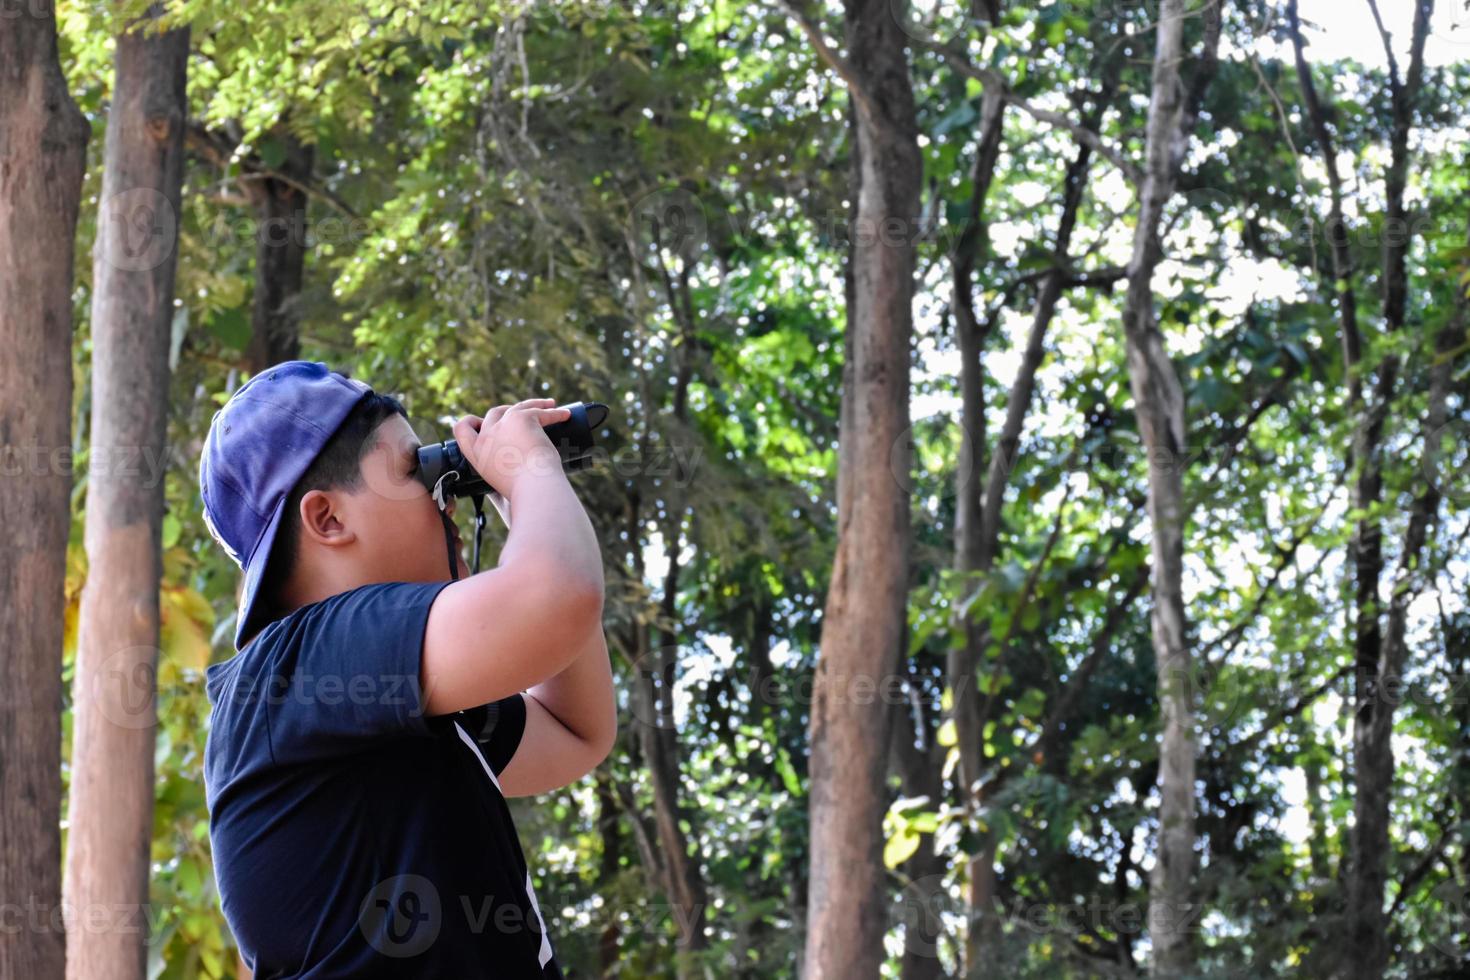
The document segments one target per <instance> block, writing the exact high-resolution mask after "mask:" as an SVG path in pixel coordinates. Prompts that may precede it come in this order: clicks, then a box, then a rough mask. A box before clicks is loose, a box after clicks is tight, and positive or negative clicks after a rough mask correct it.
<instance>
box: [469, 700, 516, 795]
mask: <svg viewBox="0 0 1470 980" xmlns="http://www.w3.org/2000/svg"><path fill="white" fill-rule="evenodd" d="M460 714H461V715H462V719H461V723H462V724H463V725H464V727H465V731H467V732H468V733H469V734H470V737H472V738H473V739H474V740H475V741H476V742H477V743H478V744H479V746H480V752H481V753H482V754H483V755H484V756H485V761H486V762H487V763H489V765H490V769H491V771H493V772H494V773H495V775H497V776H499V775H500V771H501V770H502V769H504V768H505V767H506V766H508V765H510V760H511V759H513V758H514V757H515V754H516V749H518V748H519V747H520V744H521V736H522V735H523V734H524V733H525V731H526V698H525V695H523V694H512V695H511V696H510V697H508V698H501V699H500V700H499V701H491V702H490V703H489V704H482V705H480V706H479V707H476V708H467V709H465V710H464V711H462V712H460Z"/></svg>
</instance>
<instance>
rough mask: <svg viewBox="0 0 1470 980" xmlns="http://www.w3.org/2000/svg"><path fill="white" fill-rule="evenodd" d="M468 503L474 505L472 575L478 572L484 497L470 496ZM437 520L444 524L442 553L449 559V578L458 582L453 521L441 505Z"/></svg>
mask: <svg viewBox="0 0 1470 980" xmlns="http://www.w3.org/2000/svg"><path fill="white" fill-rule="evenodd" d="M470 501H471V502H472V503H474V505H475V553H474V562H473V564H472V565H471V566H470V573H471V574H474V573H476V572H478V571H479V570H480V535H481V534H483V533H484V531H485V495H484V494H480V493H476V494H471V495H470ZM439 520H441V521H443V522H444V551H445V553H446V554H447V556H448V558H449V577H450V579H452V580H454V581H458V580H459V562H457V561H455V558H456V555H455V554H454V521H452V520H450V518H449V514H448V513H446V512H445V510H444V506H443V505H442V504H441V505H440V506H439Z"/></svg>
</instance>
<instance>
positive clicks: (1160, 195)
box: [1123, 0, 1220, 978]
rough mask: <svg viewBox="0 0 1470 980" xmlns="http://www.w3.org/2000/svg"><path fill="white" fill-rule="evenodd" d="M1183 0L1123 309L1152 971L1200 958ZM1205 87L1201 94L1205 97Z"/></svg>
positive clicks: (1168, 49)
mask: <svg viewBox="0 0 1470 980" xmlns="http://www.w3.org/2000/svg"><path fill="white" fill-rule="evenodd" d="M1208 11H1210V12H1212V16H1211V15H1209V14H1207V25H1206V41H1205V50H1204V59H1205V64H1206V66H1207V70H1206V72H1204V73H1202V75H1201V77H1200V78H1197V79H1196V83H1197V85H1200V84H1201V83H1202V84H1208V80H1209V75H1210V73H1212V71H1213V63H1214V52H1215V46H1216V45H1217V44H1218V41H1219V17H1220V11H1219V8H1218V6H1215V5H1212V6H1211V7H1209V8H1208ZM1185 17H1186V13H1185V10H1184V0H1163V4H1162V6H1161V8H1160V11H1159V19H1158V26H1157V40H1156V46H1155V50H1154V65H1153V94H1152V97H1151V98H1150V100H1149V109H1148V126H1147V143H1146V148H1145V163H1144V170H1143V175H1142V186H1141V187H1140V188H1139V194H1138V196H1139V202H1138V225H1137V227H1136V228H1135V230H1134V236H1133V255H1132V258H1131V260H1130V261H1129V264H1128V294H1127V298H1126V299H1125V301H1124V308H1123V329H1124V332H1125V336H1126V344H1127V358H1128V379H1129V384H1130V387H1131V389H1132V392H1133V401H1134V410H1135V412H1136V413H1137V418H1138V429H1139V432H1140V433H1141V434H1142V436H1143V443H1144V447H1145V449H1146V451H1147V453H1148V460H1149V467H1148V512H1149V521H1150V524H1151V530H1152V534H1151V538H1152V542H1151V544H1152V552H1153V555H1152V558H1153V610H1152V616H1151V620H1152V633H1153V646H1154V658H1155V662H1156V670H1157V675H1158V679H1157V685H1158V698H1159V714H1160V721H1161V726H1162V737H1161V739H1160V744H1159V799H1160V803H1159V833H1158V846H1157V850H1156V853H1155V859H1154V867H1153V872H1152V876H1151V882H1150V888H1149V910H1148V921H1149V934H1150V938H1151V939H1152V941H1153V950H1154V952H1153V961H1152V972H1153V975H1154V976H1157V977H1170V978H1175V977H1181V976H1185V975H1187V974H1188V973H1189V972H1190V971H1191V969H1192V966H1193V961H1194V956H1193V948H1192V947H1193V944H1192V942H1191V940H1190V937H1191V935H1192V933H1193V931H1194V919H1195V915H1196V912H1197V909H1196V907H1195V905H1194V903H1193V894H1192V892H1193V883H1192V879H1193V875H1194V863H1195V862H1194V841H1195V807H1194V770H1195V741H1194V708H1193V704H1192V698H1193V691H1192V684H1191V683H1190V681H1191V677H1190V674H1191V656H1190V650H1189V647H1188V646H1187V642H1188V641H1187V626H1186V623H1185V617H1184V595H1183V588H1182V582H1183V575H1184V522H1185V504H1184V494H1183V467H1184V465H1185V460H1186V458H1187V456H1186V452H1187V446H1186V443H1185V417H1184V393H1183V390H1182V388H1181V387H1180V384H1179V377H1178V375H1177V374H1176V373H1175V370H1174V364H1173V362H1172V361H1171V360H1170V358H1169V353H1168V351H1167V350H1166V349H1165V347H1164V337H1163V334H1162V333H1161V332H1160V331H1159V329H1158V325H1157V324H1156V323H1155V321H1154V310H1153V285H1152V282H1153V274H1154V269H1155V268H1156V267H1157V266H1158V264H1159V261H1160V259H1161V258H1162V254H1163V244H1162V242H1161V240H1160V234H1159V226H1160V223H1161V221H1162V217H1163V211H1164V206H1165V204H1167V203H1168V201H1169V199H1170V197H1172V196H1173V193H1174V182H1175V178H1176V176H1177V173H1178V169H1179V164H1180V161H1181V160H1182V158H1183V155H1184V151H1185V148H1186V145H1187V142H1188V136H1189V129H1190V128H1192V117H1193V115H1194V112H1195V110H1196V106H1189V105H1186V100H1185V90H1184V84H1183V81H1182V79H1181V77H1180V71H1179V66H1180V62H1181V61H1182V60H1183V58H1184V54H1185V52H1184V23H1185ZM1201 92H1202V88H1197V89H1196V91H1195V92H1194V93H1193V95H1194V97H1195V98H1196V99H1197V98H1198V95H1199V94H1200V93H1201Z"/></svg>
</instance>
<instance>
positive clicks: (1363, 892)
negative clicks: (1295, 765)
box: [1339, 0, 1438, 980]
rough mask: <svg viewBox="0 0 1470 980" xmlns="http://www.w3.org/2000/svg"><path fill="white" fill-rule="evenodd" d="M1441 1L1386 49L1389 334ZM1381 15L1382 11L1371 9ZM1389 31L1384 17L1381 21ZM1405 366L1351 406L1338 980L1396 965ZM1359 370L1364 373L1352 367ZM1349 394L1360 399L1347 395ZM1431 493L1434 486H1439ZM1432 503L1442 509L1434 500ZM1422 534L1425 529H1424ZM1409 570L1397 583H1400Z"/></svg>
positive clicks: (1399, 322)
mask: <svg viewBox="0 0 1470 980" xmlns="http://www.w3.org/2000/svg"><path fill="white" fill-rule="evenodd" d="M1433 10H1434V3H1433V0H1419V2H1417V3H1416V4H1415V8H1414V24H1413V37H1412V40H1411V43H1410V62H1409V68H1408V72H1407V75H1406V77H1405V78H1404V79H1402V80H1401V79H1400V78H1399V76H1398V66H1397V64H1396V62H1395V59H1394V57H1393V51H1392V48H1391V46H1389V44H1388V38H1387V35H1386V33H1385V36H1384V46H1385V49H1386V52H1387V54H1388V57H1389V72H1388V84H1389V96H1390V104H1391V106H1392V116H1393V118H1392V128H1391V130H1390V135H1389V163H1388V168H1387V172H1386V173H1385V174H1384V203H1385V210H1384V228H1385V234H1384V235H1383V253H1382V260H1383V270H1382V276H1381V281H1382V304H1383V305H1382V316H1383V328H1384V331H1385V332H1386V333H1396V332H1398V331H1400V330H1402V328H1403V325H1404V320H1405V316H1406V313H1407V303H1408V273H1407V259H1408V250H1409V246H1410V244H1411V242H1412V236H1411V235H1410V233H1409V228H1408V223H1407V221H1406V220H1405V208H1404V191H1405V187H1406V185H1407V181H1408V167H1409V128H1410V124H1411V122H1412V119H1413V107H1414V101H1415V100H1416V98H1417V96H1418V93H1419V90H1420V88H1421V86H1422V84H1423V76H1424V44H1425V40H1426V38H1427V37H1428V34H1429V22H1430V17H1431V15H1432V13H1433ZM1373 12H1374V15H1375V17H1377V13H1378V11H1377V7H1376V5H1374V6H1373ZM1379 22H1380V26H1381V19H1380V21H1379ZM1400 367H1401V365H1400V363H1399V360H1398V358H1397V356H1395V355H1393V354H1389V355H1387V356H1385V357H1384V358H1383V359H1382V360H1381V361H1380V362H1379V363H1378V364H1377V365H1376V373H1377V378H1376V381H1375V383H1374V385H1373V391H1372V397H1371V398H1370V399H1368V400H1367V403H1366V404H1365V403H1363V401H1362V399H1361V397H1359V399H1358V401H1357V402H1355V403H1354V404H1351V405H1350V406H1349V408H1350V410H1351V411H1352V412H1354V413H1355V414H1356V416H1357V425H1356V427H1355V430H1354V433H1353V459H1354V461H1355V463H1356V465H1357V467H1358V473H1357V480H1356V482H1355V483H1354V487H1353V507H1354V508H1363V509H1364V510H1366V511H1368V516H1365V517H1364V518H1362V519H1361V520H1360V521H1359V522H1358V524H1357V526H1356V527H1355V528H1354V532H1353V541H1352V556H1353V562H1352V564H1353V571H1354V593H1355V594H1354V610H1355V613H1356V621H1355V628H1354V636H1353V645H1354V656H1353V660H1354V689H1355V692H1356V693H1355V702H1356V703H1355V710H1354V715H1353V781H1354V787H1353V789H1354V795H1353V826H1352V829H1351V831H1350V833H1349V853H1348V867H1347V907H1346V910H1345V912H1346V915H1345V918H1344V930H1345V936H1344V937H1343V940H1344V941H1343V942H1342V943H1341V944H1340V948H1341V949H1342V951H1343V955H1342V959H1341V961H1340V965H1339V975H1340V976H1343V977H1347V978H1353V980H1359V978H1362V980H1366V978H1369V977H1379V976H1382V974H1383V971H1384V968H1385V967H1386V965H1387V963H1388V937H1387V926H1388V922H1387V918H1386V916H1385V915H1384V908H1383V900H1384V888H1385V885H1386V883H1387V878H1388V850H1389V835H1388V822H1389V813H1388V805H1389V796H1390V793H1391V792H1392V789H1393V770H1394V762H1393V747H1392V745H1391V744H1390V736H1391V734H1392V729H1393V704H1392V701H1391V700H1390V699H1389V698H1386V697H1383V696H1382V695H1381V693H1380V692H1381V691H1382V690H1383V685H1384V684H1385V683H1386V682H1388V683H1391V682H1393V681H1395V680H1396V679H1397V675H1398V672H1399V671H1400V670H1401V669H1402V666H1403V659H1404V650H1403V638H1402V636H1401V635H1400V636H1399V637H1398V638H1397V639H1395V638H1394V636H1393V631H1394V630H1395V629H1398V630H1399V631H1400V633H1402V630H1403V624H1402V622H1397V623H1396V621H1395V617H1396V616H1397V617H1398V618H1399V619H1400V620H1401V619H1402V616H1403V611H1402V610H1400V609H1399V608H1398V606H1399V603H1398V597H1399V589H1400V587H1402V586H1403V583H1402V581H1400V582H1398V583H1396V584H1395V590H1394V600H1393V602H1392V604H1391V605H1390V610H1389V638H1388V642H1386V643H1385V641H1384V637H1383V633H1382V631H1381V625H1380V623H1381V603H1380V600H1379V580H1380V578H1381V577H1382V573H1383V564H1384V562H1383V529H1382V526H1381V524H1380V523H1379V520H1378V518H1377V517H1376V516H1374V515H1373V514H1372V508H1374V507H1375V506H1376V505H1377V504H1378V502H1379V499H1380V496H1381V493H1382V489H1383V474H1382V469H1381V461H1380V459H1379V456H1380V453H1381V450H1382V442H1383V428H1384V422H1385V421H1386V419H1387V415H1388V408H1389V405H1390V402H1391V401H1392V399H1393V394H1394V389H1395V387H1396V384H1397V380H1398V373H1399V370H1400ZM1349 373H1350V374H1356V373H1357V372H1356V371H1352V370H1350V371H1349ZM1349 394H1350V396H1351V395H1353V394H1354V392H1353V391H1350V392H1349ZM1431 489H1432V488H1431ZM1423 506H1428V505H1427V504H1426V503H1425V502H1424V501H1423V498H1422V497H1421V498H1420V501H1418V502H1416V505H1415V509H1416V512H1417V510H1418V509H1419V508H1420V507H1423ZM1433 506H1434V507H1437V506H1438V498H1437V497H1436V498H1435V499H1434V502H1433ZM1415 519H1416V518H1411V522H1410V527H1409V534H1410V539H1409V540H1407V541H1406V542H1405V545H1404V550H1405V554H1408V553H1409V552H1410V550H1411V549H1412V550H1413V551H1414V552H1415V553H1417V550H1418V548H1419V546H1420V544H1422V541H1420V542H1416V541H1414V540H1413V535H1415V533H1416V527H1415ZM1417 533H1418V534H1421V535H1422V533H1423V529H1422V528H1419V529H1418V531H1417ZM1403 577H1404V576H1403V575H1402V574H1401V575H1400V576H1399V578H1400V579H1401V580H1402V578H1403Z"/></svg>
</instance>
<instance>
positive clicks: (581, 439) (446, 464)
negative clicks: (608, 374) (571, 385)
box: [418, 402, 608, 497]
mask: <svg viewBox="0 0 1470 980" xmlns="http://www.w3.org/2000/svg"><path fill="white" fill-rule="evenodd" d="M558 407H559V408H569V409H571V410H572V416H571V418H569V419H566V420H565V421H562V422H554V423H552V424H551V425H548V426H546V436H547V438H548V439H550V440H551V444H552V445H553V446H555V447H556V451H557V455H559V456H560V457H561V462H562V467H563V468H564V469H566V470H568V471H572V470H580V469H585V468H587V467H588V466H590V465H591V464H592V446H593V442H592V433H593V432H594V431H596V430H597V429H598V428H600V427H601V426H602V423H603V422H605V421H607V416H608V408H607V406H606V405H604V404H602V403H601V402H586V403H583V402H572V403H571V404H570V405H560V406H558ZM418 456H419V472H418V476H419V482H421V483H423V485H424V486H425V487H427V488H428V490H429V492H430V493H432V492H433V491H434V487H435V486H437V485H438V484H439V481H440V479H443V480H444V493H445V495H446V496H450V497H472V496H483V495H485V494H488V493H490V492H491V491H492V490H493V489H494V487H492V486H490V484H489V483H487V482H485V478H484V477H482V476H480V474H479V473H477V472H476V471H475V468H474V467H473V466H471V465H470V461H469V460H467V459H465V456H464V453H463V452H461V451H460V448H459V443H458V442H456V441H455V440H453V439H446V440H445V441H444V442H435V443H431V444H430V445H427V446H420V447H419V451H418Z"/></svg>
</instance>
